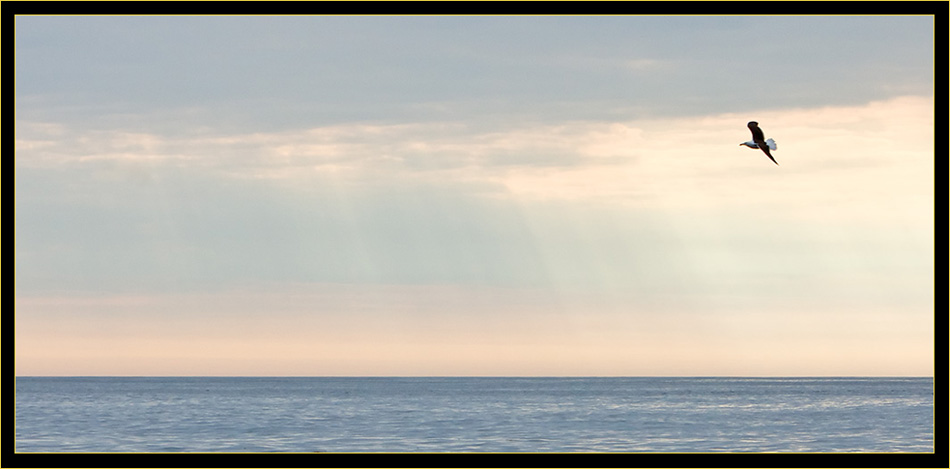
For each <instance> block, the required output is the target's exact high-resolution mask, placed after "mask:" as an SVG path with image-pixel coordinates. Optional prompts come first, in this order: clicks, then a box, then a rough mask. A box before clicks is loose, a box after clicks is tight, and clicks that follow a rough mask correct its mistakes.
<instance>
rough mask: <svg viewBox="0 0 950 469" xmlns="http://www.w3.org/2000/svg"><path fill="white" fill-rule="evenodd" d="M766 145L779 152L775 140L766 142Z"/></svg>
mask: <svg viewBox="0 0 950 469" xmlns="http://www.w3.org/2000/svg"><path fill="white" fill-rule="evenodd" d="M765 144H766V145H768V146H769V148H770V149H772V150H778V144H777V143H775V140H772V139H771V138H770V139H768V140H766V141H765Z"/></svg>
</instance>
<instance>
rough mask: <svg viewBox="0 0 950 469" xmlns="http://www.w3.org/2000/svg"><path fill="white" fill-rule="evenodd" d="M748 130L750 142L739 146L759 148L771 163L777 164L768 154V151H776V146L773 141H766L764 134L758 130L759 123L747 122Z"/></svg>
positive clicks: (770, 154)
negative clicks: (750, 134) (750, 132)
mask: <svg viewBox="0 0 950 469" xmlns="http://www.w3.org/2000/svg"><path fill="white" fill-rule="evenodd" d="M749 130H751V131H752V140H751V141H749V142H742V143H740V144H739V145H740V146H741V145H745V146H747V147H749V148H760V149H762V151H763V152H765V156H768V157H769V159H770V160H772V162H773V163H775V164H778V161H775V158H772V153H770V152H769V149H772V150H778V145H776V144H775V140H772V139H771V138H770V139H768V140H766V139H765V133H763V132H762V129H760V128H759V123H758V122H756V121H752V122H749Z"/></svg>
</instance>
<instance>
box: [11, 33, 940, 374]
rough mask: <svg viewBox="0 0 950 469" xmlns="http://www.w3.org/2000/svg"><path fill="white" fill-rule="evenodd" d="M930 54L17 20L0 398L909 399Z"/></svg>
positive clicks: (650, 37) (926, 345)
mask: <svg viewBox="0 0 950 469" xmlns="http://www.w3.org/2000/svg"><path fill="white" fill-rule="evenodd" d="M933 37H934V19H933V17H930V16H854V17H849V16H776V17H770V16H674V17H668V16H643V17H641V16H536V17H532V16H525V17H507V16H471V17H468V16H210V17H206V16H183V17H176V16H20V17H17V18H16V22H15V41H16V42H15V52H16V68H15V86H16V95H15V108H16V118H15V126H16V130H15V138H16V152H15V192H14V193H15V242H16V251H15V265H16V271H15V288H14V292H15V295H16V298H15V305H16V311H15V318H16V332H15V334H16V373H17V375H19V376H25V375H112V376H125V375H158V376H164V375H173V376H190V375H216V376H221V375H225V376H255V375H260V376H275V375H279V376H932V375H933V373H934V372H933V368H934V358H933V357H934V213H935V212H934V186H935V171H934V125H935V124H934V65H933V64H934V59H933V57H934V49H933ZM752 120H755V121H757V122H758V123H759V125H760V127H761V128H762V129H763V130H764V131H765V135H766V137H767V138H774V139H775V141H776V142H777V143H778V150H776V151H774V152H773V155H774V156H775V158H776V160H777V161H778V163H779V164H778V165H775V164H773V163H772V162H771V161H769V159H768V158H767V157H766V156H765V155H764V154H763V153H762V152H761V151H760V150H753V149H750V148H746V147H743V146H740V145H739V144H740V143H742V142H745V141H748V140H751V134H750V132H749V130H748V128H747V127H746V124H747V122H748V121H752Z"/></svg>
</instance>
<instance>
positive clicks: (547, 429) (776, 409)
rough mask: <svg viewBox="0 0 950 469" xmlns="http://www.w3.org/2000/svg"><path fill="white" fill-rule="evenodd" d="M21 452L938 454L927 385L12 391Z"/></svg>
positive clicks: (640, 381) (223, 383)
mask: <svg viewBox="0 0 950 469" xmlns="http://www.w3.org/2000/svg"><path fill="white" fill-rule="evenodd" d="M16 451H17V452H20V453H26V452H42V453H48V452H305V453H311V452H346V453H350V452H357V453H360V452H413V453H420V452H425V453H429V452H437V453H442V452H558V453H560V452H596V453H599V452H675V453H682V452H822V453H827V452H923V453H927V452H932V451H934V394H933V379H932V378H480V377H479V378H475V377H473V378H464V377H458V378H396V377H379V378H370V377H366V378H358V377H354V378H330V377H325V378H323V377H322V378H296V377H294V378H264V377H261V378H248V377H233V378H225V377H220V378H219V377H180V378H166V377H154V378H148V377H141V378H137V377H136V378H132V377H18V378H16Z"/></svg>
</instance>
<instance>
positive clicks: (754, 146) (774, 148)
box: [739, 138, 778, 150]
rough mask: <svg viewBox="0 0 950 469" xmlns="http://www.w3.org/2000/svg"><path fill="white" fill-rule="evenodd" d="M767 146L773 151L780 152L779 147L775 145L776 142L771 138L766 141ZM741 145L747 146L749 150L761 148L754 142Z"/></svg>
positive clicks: (750, 141)
mask: <svg viewBox="0 0 950 469" xmlns="http://www.w3.org/2000/svg"><path fill="white" fill-rule="evenodd" d="M765 144H766V145H768V147H769V148H770V149H772V150H778V145H777V144H776V143H775V140H772V139H771V138H770V139H768V140H766V141H765ZM739 145H745V146H747V147H749V148H756V149H758V148H759V145H758V144H757V143H755V142H753V141H752V140H749V141H748V142H742V143H740V144H739Z"/></svg>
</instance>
